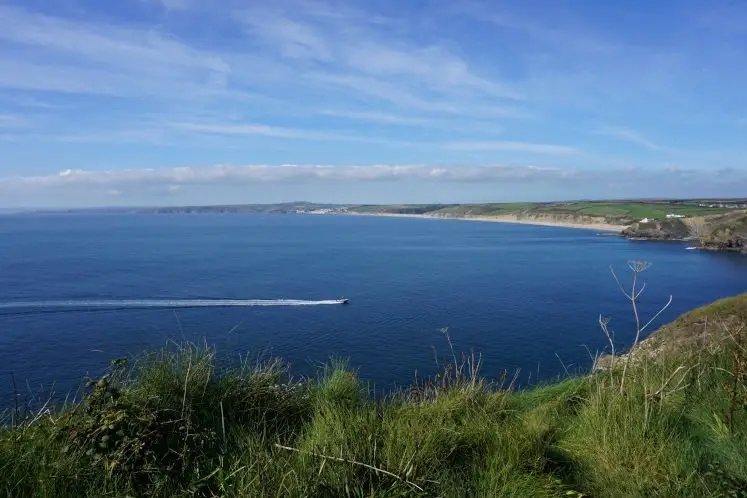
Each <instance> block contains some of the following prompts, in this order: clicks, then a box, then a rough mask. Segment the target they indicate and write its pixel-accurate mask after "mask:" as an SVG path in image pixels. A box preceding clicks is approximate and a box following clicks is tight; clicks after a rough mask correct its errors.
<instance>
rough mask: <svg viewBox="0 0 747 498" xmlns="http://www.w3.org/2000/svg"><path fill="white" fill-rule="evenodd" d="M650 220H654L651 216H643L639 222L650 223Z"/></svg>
mask: <svg viewBox="0 0 747 498" xmlns="http://www.w3.org/2000/svg"><path fill="white" fill-rule="evenodd" d="M652 221H654V219H653V218H643V219H642V220H641V223H651V222H652Z"/></svg>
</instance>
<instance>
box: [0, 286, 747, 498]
mask: <svg viewBox="0 0 747 498" xmlns="http://www.w3.org/2000/svg"><path fill="white" fill-rule="evenodd" d="M632 294H633V295H635V291H634V292H633V293H632ZM745 323H747V295H744V296H741V297H738V298H732V299H728V300H724V301H719V302H718V303H715V304H714V305H711V306H710V307H706V308H702V309H699V310H696V311H693V312H691V313H689V314H687V315H684V316H683V317H681V318H680V319H679V320H678V321H676V322H674V323H673V324H671V325H669V326H668V327H665V328H664V329H662V333H661V334H662V335H661V336H660V337H659V334H655V335H654V337H657V339H656V340H653V341H652V342H651V343H650V346H649V347H647V348H645V347H643V345H645V344H647V342H648V341H647V342H644V343H642V345H641V346H642V347H641V348H640V353H639V354H635V355H633V356H630V357H629V358H630V359H631V360H630V361H628V359H627V358H622V357H621V358H618V359H617V366H615V364H614V363H615V362H614V360H613V361H612V362H610V361H609V357H608V358H607V362H606V363H605V364H606V366H607V367H606V368H605V369H603V370H602V369H598V370H597V371H596V373H593V374H590V375H586V376H581V377H578V378H568V379H566V380H564V381H562V382H559V383H555V384H550V385H545V386H540V387H535V388H532V389H529V390H523V391H517V390H515V389H513V386H512V382H511V376H510V375H507V376H506V377H504V378H502V379H498V380H495V381H492V382H491V381H489V380H487V379H484V378H482V377H480V374H479V359H478V358H475V357H474V356H468V357H462V358H461V359H459V358H458V357H457V356H456V355H453V356H451V359H450V360H449V361H448V362H446V363H445V364H444V368H443V371H442V373H441V374H440V375H438V376H436V377H435V378H432V379H430V380H428V381H425V382H422V381H421V382H418V383H417V384H416V385H413V386H412V387H411V388H410V389H408V390H404V391H401V392H398V393H395V394H392V395H391V396H388V397H386V398H384V399H375V396H374V395H373V394H372V393H370V392H369V391H368V389H367V387H366V386H365V384H363V383H361V381H360V380H359V379H358V378H357V377H356V374H355V372H354V371H352V370H350V369H349V368H347V366H346V365H345V364H344V363H341V362H332V363H331V364H330V365H328V366H327V368H325V369H324V370H323V371H322V372H320V376H319V378H317V379H300V380H299V379H297V380H294V379H292V378H290V377H289V375H288V372H287V369H286V367H285V366H284V365H283V364H282V363H280V362H277V361H271V362H267V363H262V364H259V363H257V364H248V363H247V364H244V365H243V366H242V367H241V368H239V369H236V370H224V369H221V368H219V367H218V364H217V363H216V361H215V355H214V352H213V351H212V350H211V349H206V348H202V347H195V346H190V345H184V346H181V347H175V348H171V349H170V350H168V351H162V352H159V353H154V354H148V355H145V356H143V357H142V358H140V359H139V360H137V361H135V362H133V364H132V365H128V363H127V362H126V361H124V360H117V361H115V362H114V363H113V364H112V366H111V370H110V372H109V373H108V374H107V375H105V376H104V377H102V378H101V379H98V380H95V381H91V382H90V383H89V384H88V387H87V390H86V394H85V396H84V399H83V401H82V402H80V403H76V404H74V405H71V406H67V407H65V408H62V409H59V410H50V409H48V408H47V407H41V409H36V410H33V411H30V412H25V413H22V410H20V409H14V410H12V411H11V412H9V413H8V419H7V420H6V424H7V425H6V428H5V429H2V430H0V494H2V495H4V496H14V497H23V496H38V497H66V496H70V497H72V496H75V497H83V496H122V497H124V496H132V497H135V496H164V497H166V496H249V497H251V496H257V497H260V496H261V497H264V496H268V497H269V496H299V497H300V496H361V497H363V496H387V497H389V496H514V497H543V496H548V497H549V496H570V497H573V496H575V497H580V496H595V497H618V496H619V497H628V496H668V497H669V496H747V491H746V490H747V411H746V407H747V329H746V328H745ZM605 325H606V324H605ZM657 341H659V342H657ZM661 341H665V342H666V344H667V347H661V344H663V343H662V342H661ZM644 353H645V354H644ZM600 363H601V361H600ZM623 364H625V365H629V368H625V369H623V368H621V367H622V365H623ZM624 370H627V371H626V372H625V373H623V371H624Z"/></svg>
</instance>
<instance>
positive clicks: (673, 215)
mask: <svg viewBox="0 0 747 498" xmlns="http://www.w3.org/2000/svg"><path fill="white" fill-rule="evenodd" d="M684 217H685V215H683V214H674V213H669V214H668V215H667V218H684Z"/></svg>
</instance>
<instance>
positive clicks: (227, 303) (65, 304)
mask: <svg viewBox="0 0 747 498" xmlns="http://www.w3.org/2000/svg"><path fill="white" fill-rule="evenodd" d="M336 304H343V300H342V299H327V300H323V301H304V300H300V299H64V300H46V301H44V300H40V301H17V302H12V301H11V302H0V310H28V311H32V310H45V309H52V308H54V309H69V310H79V309H83V310H86V309H92V308H118V309H123V308H131V309H141V308H251V307H257V306H329V305H336Z"/></svg>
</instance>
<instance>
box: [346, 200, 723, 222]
mask: <svg viewBox="0 0 747 498" xmlns="http://www.w3.org/2000/svg"><path fill="white" fill-rule="evenodd" d="M352 211H356V212H364V213H372V212H385V213H399V214H432V215H451V216H499V215H506V214H520V215H528V216H532V215H565V216H588V217H599V218H604V219H605V220H606V221H608V222H612V223H620V224H628V223H631V222H633V221H637V220H640V219H642V218H656V219H664V218H665V216H666V215H667V214H669V213H675V214H682V215H684V216H704V215H712V214H720V213H725V212H728V211H729V210H728V209H720V208H702V207H699V206H698V202H697V201H676V202H675V201H672V202H664V201H662V202H622V201H609V202H569V203H507V204H448V205H446V204H429V205H389V206H359V207H355V208H352Z"/></svg>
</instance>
